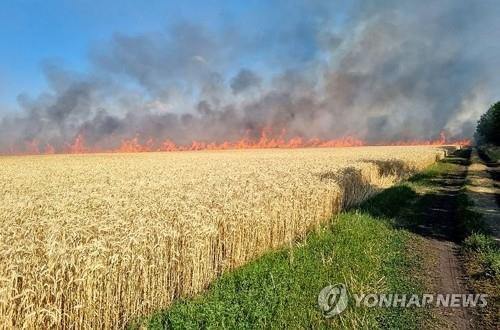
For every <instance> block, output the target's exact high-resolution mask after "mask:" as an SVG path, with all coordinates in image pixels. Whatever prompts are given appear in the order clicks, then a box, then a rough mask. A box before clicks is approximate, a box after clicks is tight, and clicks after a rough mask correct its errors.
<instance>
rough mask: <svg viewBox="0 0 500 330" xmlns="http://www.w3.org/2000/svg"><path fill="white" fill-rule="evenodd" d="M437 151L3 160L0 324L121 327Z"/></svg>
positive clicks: (294, 235)
mask: <svg viewBox="0 0 500 330" xmlns="http://www.w3.org/2000/svg"><path fill="white" fill-rule="evenodd" d="M444 154H445V151H444V149H443V148H440V147H432V146H420V147H416V146H412V147H356V148H334V149H331V148H318V149H268V150H237V151H202V152H172V153H137V154H90V155H50V156H26V157H2V158H0V178H1V181H0V281H1V282H0V328H11V327H19V328H22V327H25V328H34V327H36V328H48V327H55V328H93V329H101V328H120V327H123V326H124V325H125V324H126V323H127V322H129V321H130V320H131V319H133V318H136V317H138V316H141V315H144V314H146V313H150V312H152V311H154V310H158V309H161V308H165V307H167V306H168V305H169V304H170V303H171V302H172V300H173V299H175V298H177V297H179V296H185V295H193V294H195V293H197V292H200V291H201V290H203V289H204V288H205V287H206V286H207V285H208V284H209V283H210V282H211V281H212V280H213V279H214V278H215V277H217V276H218V275H219V274H220V273H221V272H223V271H226V270H228V269H232V268H234V267H238V266H240V265H242V264H244V263H246V262H248V261H250V260H252V259H255V258H256V257H258V256H260V255H262V254H263V253H264V252H265V251H267V250H269V249H272V248H277V247H280V246H284V245H286V244H287V243H289V242H291V241H293V240H296V239H300V238H301V237H303V236H304V235H305V234H306V233H307V232H308V231H310V230H311V229H313V228H315V227H316V226H319V225H321V224H322V223H325V222H327V221H330V219H331V218H332V217H331V215H332V214H335V213H338V212H339V211H340V210H341V209H342V208H345V207H346V206H349V205H351V204H354V203H358V202H360V201H362V200H363V199H365V198H366V197H367V196H369V195H370V194H372V193H374V192H375V191H377V190H378V189H380V188H383V187H387V186H389V185H391V184H393V183H395V182H396V181H398V180H401V179H403V178H406V177H408V176H409V175H411V174H412V173H414V172H415V171H416V170H419V169H422V168H423V167H425V166H427V165H429V164H431V163H433V162H434V161H435V160H436V159H437V158H440V157H442V156H444Z"/></svg>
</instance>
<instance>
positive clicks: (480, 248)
mask: <svg viewBox="0 0 500 330" xmlns="http://www.w3.org/2000/svg"><path fill="white" fill-rule="evenodd" d="M468 153H469V151H468V150H462V151H458V152H456V153H455V154H454V155H453V156H452V157H447V158H446V159H445V160H443V161H441V162H438V163H436V164H434V165H431V166H430V167H428V168H427V169H426V170H425V171H423V172H421V173H419V174H417V175H415V176H413V177H412V178H410V179H409V180H407V181H405V182H403V183H400V184H398V185H396V186H395V187H392V188H389V189H386V190H384V191H382V192H381V193H379V194H377V195H375V196H374V197H372V198H370V199H369V200H368V201H366V202H365V203H363V204H362V205H360V206H358V207H356V208H353V209H351V210H349V211H346V212H343V213H341V214H340V215H338V216H337V217H336V218H334V219H333V220H332V222H331V223H330V224H329V225H326V226H324V227H322V228H321V229H320V230H318V231H315V232H313V233H311V234H310V235H308V236H307V238H306V240H304V241H299V242H296V243H294V244H293V245H292V246H290V247H288V248H286V249H282V250H280V251H275V252H270V253H268V254H266V255H265V256H263V257H261V258H259V259H257V260H256V261H254V262H251V263H250V264H247V265H245V266H243V267H241V268H239V269H237V270H236V271H233V272H229V273H226V274H224V275H223V276H222V277H221V278H219V279H218V280H216V281H215V282H214V283H213V284H212V285H211V286H210V287H209V288H208V290H207V291H206V292H205V293H204V294H201V295H199V296H197V297H194V298H187V299H184V300H179V301H177V302H175V303H174V304H173V305H172V306H171V308H170V309H168V310H164V311H159V312H157V313H155V314H153V315H151V316H150V317H147V318H144V319H141V320H137V321H135V322H134V323H131V324H130V325H129V326H130V327H131V328H138V327H141V326H146V327H148V328H151V329H163V328H172V329H180V328H193V329H196V328H239V329H245V328H247V329H250V328H261V327H265V328H369V329H420V328H422V327H425V328H431V327H433V326H434V327H435V328H436V327H437V326H436V325H439V324H442V323H440V322H442V320H439V319H438V316H436V315H435V314H434V313H433V311H432V310H431V309H430V308H363V307H361V308H359V307H355V306H354V303H353V299H351V300H350V304H349V306H348V308H347V310H346V311H344V312H343V313H341V314H340V315H337V316H335V317H334V318H332V319H325V318H324V317H323V315H322V314H321V312H320V310H319V309H318V307H317V295H318V293H319V291H320V290H321V289H322V288H323V287H325V286H326V285H329V284H336V283H344V284H345V285H346V287H347V288H348V290H349V292H350V293H374V292H377V293H378V292H380V293H383V292H387V293H396V292H397V293H410V294H412V293H416V294H419V293H423V292H433V291H432V289H433V288H432V284H431V283H430V282H431V281H430V279H429V277H430V276H431V275H429V274H426V272H425V271H423V270H425V269H426V267H428V265H427V266H426V265H425V264H426V263H429V262H430V261H429V260H425V259H426V258H429V255H427V254H432V251H429V247H428V246H426V242H425V239H424V238H423V237H422V235H421V234H419V233H418V231H417V230H416V228H417V227H419V225H421V224H422V222H423V221H425V219H424V218H425V217H426V216H425V214H423V213H422V212H421V210H422V209H425V208H426V207H427V208H428V207H429V203H432V199H433V194H434V193H435V192H436V191H437V189H439V186H438V184H437V183H436V180H435V179H436V178H437V177H439V176H442V175H445V174H447V173H449V172H451V171H453V170H455V169H456V168H457V167H458V166H460V165H464V164H466V162H467V159H468ZM464 198H466V197H465V195H463V194H460V196H459V198H457V201H456V202H457V203H458V204H457V205H454V207H456V208H457V209H459V210H463V211H465V210H467V206H468V202H467V200H466V199H464ZM476 220H477V221H478V223H477V224H475V223H469V222H468V221H476ZM456 225H457V228H458V229H457V233H459V234H458V235H459V236H460V238H459V239H460V240H461V239H463V238H465V244H464V251H465V252H466V253H467V255H469V256H470V257H471V258H473V255H472V254H469V253H481V255H482V258H483V259H481V260H484V263H483V262H481V265H480V267H484V268H482V269H483V270H484V274H485V276H491V275H490V274H492V273H491V272H496V270H495V267H496V266H495V263H496V261H495V260H497V259H495V258H496V257H495V253H497V252H491V251H497V250H495V249H494V248H493V246H492V245H491V244H492V243H491V241H490V240H489V239H487V238H485V237H487V236H478V235H485V234H482V232H481V233H479V232H478V230H477V228H478V226H480V220H479V219H477V218H470V217H466V218H465V217H464V218H463V221H461V222H460V223H456ZM483 238H484V240H483ZM486 250H487V251H486ZM486 274H488V275H486ZM492 283H493V282H492ZM478 289H479V288H478Z"/></svg>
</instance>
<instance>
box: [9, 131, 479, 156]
mask: <svg viewBox="0 0 500 330" xmlns="http://www.w3.org/2000/svg"><path fill="white" fill-rule="evenodd" d="M285 136H286V132H285V131H282V133H281V134H280V135H279V136H277V137H270V136H269V134H268V133H267V132H266V131H262V133H261V135H260V138H258V139H253V140H252V139H250V138H247V137H245V138H242V139H239V140H237V141H224V142H221V143H216V142H210V143H207V142H202V141H193V142H191V144H189V145H178V144H176V143H174V142H173V141H172V140H170V139H165V140H162V141H157V140H155V139H153V138H150V139H147V140H145V142H141V139H140V138H139V137H138V136H136V137H133V138H130V139H123V140H122V141H121V143H120V145H119V146H118V147H115V148H102V147H97V146H88V145H87V144H86V143H85V138H84V136H83V135H81V134H79V135H77V136H76V138H75V139H74V141H73V142H72V143H66V144H65V146H64V148H63V150H60V151H58V150H56V148H54V147H53V146H52V145H50V144H45V145H43V144H41V143H39V142H38V141H36V140H33V141H30V142H26V143H25V147H24V150H22V151H19V150H15V149H14V148H11V150H10V151H9V152H8V153H7V154H12V155H28V154H55V153H63V154H84V153H136V152H168V151H197V150H230V149H268V148H328V147H330V148H332V147H358V146H367V145H386V146H416V145H435V146H437V145H470V140H468V139H464V140H456V141H448V140H447V139H446V137H445V135H444V133H441V135H440V137H439V138H438V139H434V140H404V141H388V142H379V143H372V144H367V143H365V142H364V141H362V140H360V139H357V138H355V137H352V136H346V137H342V138H338V139H330V140H322V139H319V138H311V139H304V138H302V137H292V138H285Z"/></svg>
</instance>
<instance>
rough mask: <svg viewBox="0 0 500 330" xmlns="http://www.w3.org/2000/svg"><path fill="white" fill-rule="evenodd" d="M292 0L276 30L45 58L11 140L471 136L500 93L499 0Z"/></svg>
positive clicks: (128, 43) (164, 37)
mask: <svg viewBox="0 0 500 330" xmlns="http://www.w3.org/2000/svg"><path fill="white" fill-rule="evenodd" d="M287 3H288V2H283V3H282V6H284V7H286V8H284V9H286V10H287V11H285V12H287V13H288V14H289V16H290V18H289V20H288V21H286V22H285V23H286V24H283V26H282V28H281V29H279V30H277V31H265V33H263V34H261V35H260V34H259V35H245V34H244V33H243V32H242V31H238V30H237V29H235V28H234V27H232V28H230V27H228V28H227V30H226V31H222V32H220V31H219V32H214V31H209V30H207V29H205V28H204V27H203V26H198V25H195V24H190V23H182V24H178V25H176V26H175V27H174V28H172V29H170V30H167V31H161V32H158V33H150V34H144V35H136V36H127V35H122V34H115V36H114V37H113V38H112V40H111V41H110V42H109V44H108V45H105V46H103V45H96V46H95V47H94V48H93V49H92V52H91V56H90V61H91V63H92V67H93V68H92V70H91V72H88V73H85V74H77V73H73V72H69V71H66V70H64V69H63V68H61V67H59V66H57V65H54V64H46V65H45V66H44V72H45V75H46V78H47V81H48V85H49V86H50V90H48V91H47V92H46V93H43V94H41V95H39V96H37V97H35V98H33V97H30V96H27V95H21V96H20V97H19V103H20V105H21V107H22V109H23V111H22V113H20V114H19V115H17V116H8V117H5V118H3V119H2V121H1V122H0V151H2V152H8V151H9V150H10V148H13V149H16V148H22V147H23V146H24V145H25V144H26V143H29V142H31V141H38V142H39V143H40V145H43V144H45V143H50V144H51V145H53V146H54V147H55V148H56V149H58V150H63V149H64V146H65V144H66V143H68V142H71V141H72V140H73V139H74V138H75V137H76V136H77V135H82V136H84V138H85V140H86V142H87V143H88V144H90V145H95V146H100V147H103V148H109V147H114V146H116V145H117V144H119V141H121V140H122V139H124V138H133V137H135V136H138V137H140V138H141V139H142V140H147V139H149V138H154V139H156V140H158V141H160V140H163V139H166V138H168V139H171V140H173V141H175V142H176V143H179V144H189V143H190V142H191V141H193V140H198V141H216V142H221V141H224V140H234V139H238V138H241V137H242V136H244V135H250V137H257V136H258V135H259V134H260V132H261V130H262V129H264V128H272V129H273V130H275V131H276V132H280V131H281V129H286V130H287V134H288V135H289V136H296V135H298V136H302V137H304V138H312V137H318V138H323V139H332V138H338V137H343V136H346V135H352V136H355V137H358V138H361V139H364V140H366V141H367V142H369V143H370V142H373V143H377V142H384V141H385V142H390V141H394V140H402V139H403V140H404V139H429V138H435V137H437V136H438V135H439V133H440V132H441V131H445V132H446V133H447V135H448V136H449V137H450V138H462V137H469V136H471V135H472V132H473V129H474V126H475V121H476V120H477V118H478V116H479V115H480V114H481V112H482V111H485V110H486V109H487V107H488V106H489V104H490V103H492V102H493V101H495V97H496V98H498V95H500V93H499V92H500V79H499V78H498V74H496V72H495V69H496V68H498V66H499V64H500V63H499V62H500V45H498V44H497V43H496V41H495V40H496V35H495V33H496V32H497V31H500V20H498V17H497V13H498V12H499V10H500V2H498V1H493V0H491V1H489V0H487V1H455V0H443V1H419V2H416V1H408V2H406V1H392V0H387V1H359V2H352V3H351V5H350V6H348V10H347V11H346V13H345V15H343V16H342V17H340V18H339V16H338V15H335V14H336V9H335V8H332V6H333V5H332V4H330V2H326V1H325V2H321V1H308V2H305V3H304V4H300V5H298V4H296V3H294V5H295V6H297V8H295V9H294V8H293V7H292V5H291V4H287ZM290 12H291V13H292V14H290ZM293 12H295V13H296V15H293ZM340 21H341V22H340ZM256 58H257V59H256ZM241 59H246V63H247V64H248V63H252V61H255V62H258V63H262V62H264V63H267V66H264V69H262V68H251V67H250V68H248V66H247V65H241V64H240V63H241Z"/></svg>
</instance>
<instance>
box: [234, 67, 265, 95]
mask: <svg viewBox="0 0 500 330" xmlns="http://www.w3.org/2000/svg"><path fill="white" fill-rule="evenodd" d="M260 83H261V79H260V78H259V76H257V75H256V74H255V73H253V72H252V71H250V70H248V69H241V70H240V72H238V74H237V75H236V76H235V77H234V78H233V79H231V89H232V90H233V93H234V94H238V93H240V92H243V91H245V90H248V89H250V88H252V87H257V86H259V85H260Z"/></svg>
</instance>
